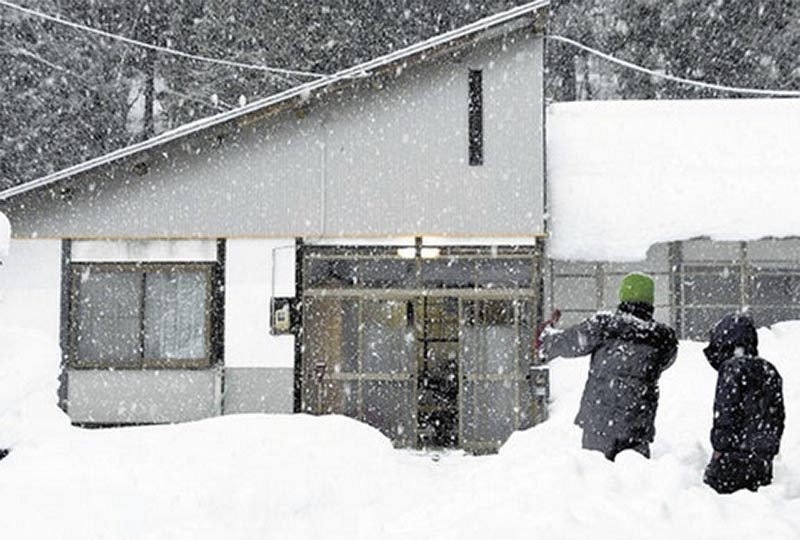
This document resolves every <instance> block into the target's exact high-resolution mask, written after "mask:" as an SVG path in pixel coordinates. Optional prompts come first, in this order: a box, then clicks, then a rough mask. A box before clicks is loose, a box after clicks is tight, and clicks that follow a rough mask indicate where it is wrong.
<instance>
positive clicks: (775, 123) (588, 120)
mask: <svg viewBox="0 0 800 540" xmlns="http://www.w3.org/2000/svg"><path fill="white" fill-rule="evenodd" d="M798 120H800V100H799V99H707V100H677V101H670V100H649V101H587V102H572V103H557V104H553V105H550V106H549V107H548V109H547V173H548V190H549V201H550V216H551V227H550V230H551V231H552V241H551V242H550V249H551V255H552V256H554V257H556V258H561V259H583V260H600V261H603V260H608V261H616V260H641V259H644V258H645V255H646V252H647V248H648V247H650V246H651V245H652V244H655V243H657V242H666V241H670V240H683V239H687V238H692V237H696V236H710V237H712V238H714V239H718V240H754V239H758V238H763V237H768V236H776V237H782V236H796V235H798V234H800V213H798V212H797V210H796V208H795V207H796V204H795V201H796V199H797V197H796V194H797V178H798V177H800V154H798V152H797V147H798V144H800V127H798V126H800V123H798Z"/></svg>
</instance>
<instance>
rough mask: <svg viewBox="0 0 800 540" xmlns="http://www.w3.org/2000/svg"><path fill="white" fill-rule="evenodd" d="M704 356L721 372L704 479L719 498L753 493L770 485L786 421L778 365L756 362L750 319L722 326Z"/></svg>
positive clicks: (731, 319) (731, 318)
mask: <svg viewBox="0 0 800 540" xmlns="http://www.w3.org/2000/svg"><path fill="white" fill-rule="evenodd" d="M703 352H705V354H706V358H708V361H709V363H710V364H711V367H713V368H714V369H716V370H717V372H718V375H717V389H716V393H715V396H714V425H713V427H712V428H711V445H712V446H713V447H714V455H713V456H712V458H711V462H710V463H709V464H708V467H706V471H705V475H704V478H703V479H704V481H705V482H706V483H707V484H708V485H710V486H711V487H712V488H714V489H715V490H716V491H717V492H719V493H733V492H734V491H738V490H740V489H749V490H751V491H755V490H757V489H758V488H759V487H760V486H765V485H767V484H769V483H770V482H772V458H773V457H774V456H775V454H777V453H778V451H779V450H780V442H781V436H782V435H783V425H784V418H785V412H784V406H783V381H782V380H781V376H780V374H779V373H778V370H776V369H775V366H773V365H772V364H770V363H769V362H767V361H766V360H764V359H762V358H759V357H758V334H757V333H756V328H755V325H754V324H753V321H752V319H751V318H750V317H749V316H747V315H743V314H738V313H736V314H732V315H728V316H726V317H724V318H723V319H722V320H721V321H720V322H718V323H717V324H716V325H715V326H714V328H713V329H712V330H711V336H710V340H709V345H708V347H706V348H705V350H704V351H703Z"/></svg>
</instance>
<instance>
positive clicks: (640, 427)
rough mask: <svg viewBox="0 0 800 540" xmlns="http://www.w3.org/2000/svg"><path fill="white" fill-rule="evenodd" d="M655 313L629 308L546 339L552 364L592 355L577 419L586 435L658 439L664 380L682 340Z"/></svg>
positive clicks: (635, 305)
mask: <svg viewBox="0 0 800 540" xmlns="http://www.w3.org/2000/svg"><path fill="white" fill-rule="evenodd" d="M652 313H653V308H652V306H649V305H646V304H639V303H623V304H620V306H619V308H618V309H617V311H616V312H614V313H602V312H601V313H598V314H596V315H594V316H592V317H591V318H589V319H587V320H585V321H583V322H582V323H579V324H577V325H575V326H572V327H571V328H568V329H566V330H564V331H563V332H552V333H550V334H547V335H545V336H543V338H542V356H543V357H544V358H545V359H546V360H550V359H552V358H555V357H556V356H564V357H576V356H584V355H586V354H590V353H591V355H592V357H591V363H590V365H589V376H588V378H587V380H586V386H585V387H584V390H583V397H582V398H581V407H580V411H579V412H578V416H577V417H576V418H575V423H576V424H578V425H579V426H581V427H582V428H584V429H585V430H589V431H592V432H593V433H596V434H598V435H600V436H603V437H609V438H613V439H617V440H625V441H639V442H650V441H652V440H653V437H654V435H655V425H654V424H655V416H656V409H657V407H658V379H659V377H660V376H661V372H662V371H664V370H665V369H666V368H668V367H669V366H670V365H671V364H672V362H674V360H675V356H676V354H677V351H678V341H677V339H676V337H675V332H674V331H673V330H672V329H671V328H669V327H668V326H666V325H663V324H661V323H658V322H656V321H654V320H652Z"/></svg>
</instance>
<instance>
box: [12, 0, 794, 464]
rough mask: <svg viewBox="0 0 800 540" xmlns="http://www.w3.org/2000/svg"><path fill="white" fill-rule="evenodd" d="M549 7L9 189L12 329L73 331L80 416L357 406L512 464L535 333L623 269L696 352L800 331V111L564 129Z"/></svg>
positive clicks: (81, 420)
mask: <svg viewBox="0 0 800 540" xmlns="http://www.w3.org/2000/svg"><path fill="white" fill-rule="evenodd" d="M546 5H547V2H546V1H536V2H532V3H530V4H527V5H524V6H520V7H518V8H515V9H512V10H510V11H507V12H504V13H500V14H498V15H495V16H492V17H489V18H487V19H483V20H481V21H478V22H477V23H474V24H471V25H469V26H466V27H464V28H460V29H457V30H455V31H452V32H449V33H446V34H443V35H441V36H438V37H435V38H432V39H430V40H428V41H425V42H422V43H419V44H416V45H413V46H411V47H409V48H407V49H404V50H401V51H396V52H394V53H392V54H389V55H387V56H385V57H381V58H378V59H375V60H372V61H369V62H366V63H364V64H361V65H359V66H355V67H353V68H351V69H347V70H345V71H343V72H340V73H337V74H335V75H332V76H329V77H326V78H323V79H320V80H318V81H313V82H311V83H308V84H305V85H302V86H300V87H297V88H294V89H292V90H289V91H286V92H284V93H282V94H278V95H276V96H272V97H269V98H267V99H264V100H262V101H258V102H254V103H252V104H250V105H247V106H245V107H243V108H240V109H237V110H234V111H230V112H227V113H224V114H221V115H218V116H215V117H212V118H209V119H205V120H202V121H199V122H196V123H194V124H190V125H187V126H183V127H181V128H179V129H177V130H175V131H171V132H168V133H165V134H163V135H161V136H159V137H156V138H154V139H152V140H149V141H146V142H143V143H140V144H137V145H134V146H131V147H128V148H125V149H122V150H119V151H117V152H114V153H112V154H109V155H107V156H104V157H102V158H98V159H95V160H92V161H89V162H87V163H84V164H81V165H77V166H75V167H71V168H69V169H66V170H64V171H61V172H58V173H55V174H52V175H50V176H47V177H44V178H41V179H38V180H35V181H32V182H30V183H27V184H22V185H20V186H17V187H14V188H11V189H8V190H5V191H3V192H0V210H1V211H2V212H4V213H5V214H6V215H7V216H8V217H9V219H10V221H11V225H12V226H13V240H12V249H13V257H12V258H10V260H9V261H8V262H7V263H6V264H5V265H4V266H3V267H0V290H2V291H3V297H2V300H0V315H3V314H4V313H5V314H8V313H14V317H15V318H16V320H17V322H18V323H22V324H25V325H29V326H35V327H38V328H40V329H43V330H45V331H47V332H49V333H50V334H51V335H53V336H58V337H59V339H60V343H61V348H62V352H63V366H62V368H63V369H62V372H63V377H62V385H61V391H60V398H61V403H62V406H63V408H64V409H65V410H66V411H67V413H68V414H69V416H70V418H71V419H72V421H73V422H74V423H76V424H81V425H130V424H148V423H165V422H178V421H186V420H193V419H199V418H205V417H209V416H215V415H223V414H233V413H250V412H256V413H257V412H263V413H290V412H309V413H313V414H325V413H339V414H345V415H348V416H352V417H354V418H357V419H360V420H362V421H364V422H366V423H368V424H370V425H373V426H375V427H377V428H379V429H380V430H381V431H382V432H383V433H385V434H386V435H387V436H388V437H390V438H391V439H392V440H393V441H394V443H395V444H396V445H398V446H443V447H459V448H465V449H468V450H470V451H474V452H482V451H492V450H494V449H496V448H497V447H498V446H499V445H500V444H502V443H503V441H505V440H506V439H507V437H508V436H509V435H510V434H511V433H512V432H513V431H514V430H517V429H521V428H525V427H528V426H531V425H533V424H535V423H537V422H539V421H541V420H542V419H543V418H544V417H545V416H546V409H545V407H546V403H545V402H546V398H547V392H548V381H547V372H546V369H543V368H540V367H538V366H537V365H536V360H535V358H534V354H533V343H534V329H535V327H536V324H537V322H538V321H540V320H542V318H543V315H544V314H546V313H548V312H549V310H550V309H552V308H555V307H559V308H561V309H562V311H563V312H564V320H565V322H567V323H569V322H574V321H576V320H578V319H579V318H581V317H584V316H586V315H588V314H590V313H592V312H593V311H594V310H596V309H599V308H611V307H613V306H614V304H615V303H616V290H617V287H618V284H619V281H620V280H621V279H622V277H623V276H624V275H625V274H626V273H627V272H629V271H632V270H644V271H647V272H649V273H651V274H653V275H654V277H655V279H656V282H657V290H656V298H657V300H656V301H657V306H656V318H657V319H660V320H662V321H664V322H668V323H671V324H673V325H675V326H676V327H677V328H678V329H679V331H680V333H681V335H682V336H684V337H698V336H702V335H704V334H705V332H706V331H707V329H708V327H709V326H710V324H711V323H712V322H713V321H714V320H715V319H716V318H718V317H719V316H720V315H721V314H722V313H724V312H725V311H730V310H733V309H738V308H742V307H749V309H751V311H752V312H753V313H754V314H755V315H756V319H757V320H758V321H759V322H760V323H761V324H769V323H772V322H775V321H778V320H786V319H794V318H800V307H799V305H798V303H797V301H798V300H800V240H796V239H792V238H791V237H792V236H793V235H797V234H798V233H799V232H800V217H796V216H798V215H799V214H798V213H797V212H795V211H793V210H794V209H793V208H792V205H793V200H794V196H793V195H794V193H795V190H794V188H793V181H794V179H795V178H797V177H798V174H797V173H800V160H798V159H797V157H796V155H797V154H796V146H797V145H796V144H793V142H794V141H795V140H796V139H797V137H796V136H795V137H793V136H791V135H789V134H791V133H793V132H796V128H795V127H794V126H795V125H796V122H795V121H794V118H795V117H797V116H799V115H800V102H798V101H795V100H781V101H773V100H731V101H728V100H725V101H703V102H691V101H690V102H666V101H660V102H627V103H620V102H617V103H613V102H590V103H570V104H553V105H550V106H549V107H548V108H547V121H546V122H545V103H544V99H543V78H544V64H543V49H544V40H543V28H544V26H543V25H544V19H545V13H544V9H545V8H546ZM545 123H546V124H547V129H546V130H545ZM545 133H546V144H545ZM545 148H546V152H545ZM545 155H546V159H545ZM545 164H546V169H547V174H545ZM778 238H781V239H778ZM0 321H2V317H1V316H0Z"/></svg>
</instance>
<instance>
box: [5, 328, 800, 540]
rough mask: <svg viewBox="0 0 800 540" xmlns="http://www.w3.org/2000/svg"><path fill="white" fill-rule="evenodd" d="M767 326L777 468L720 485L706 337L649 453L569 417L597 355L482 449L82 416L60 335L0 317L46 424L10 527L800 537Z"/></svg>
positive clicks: (796, 456) (24, 448)
mask: <svg viewBox="0 0 800 540" xmlns="http://www.w3.org/2000/svg"><path fill="white" fill-rule="evenodd" d="M759 337H760V340H761V352H762V354H763V355H764V356H765V357H766V358H768V359H769V360H771V361H773V362H774V363H775V365H776V366H777V367H778V369H780V370H781V372H782V374H783V376H784V380H785V381H786V387H785V398H786V408H787V416H788V417H787V429H786V433H785V435H784V440H783V446H782V451H781V454H780V455H779V457H778V458H777V460H776V462H775V482H774V484H773V485H771V486H768V487H766V488H762V489H761V490H760V491H759V492H758V493H750V492H739V493H736V494H733V495H729V496H720V495H717V494H716V493H714V492H713V491H712V490H711V489H709V488H707V487H706V486H704V485H703V484H702V480H701V478H702V471H703V468H704V466H705V464H706V461H707V459H708V456H709V453H710V446H709V442H708V432H709V429H710V427H711V404H712V400H713V393H714V385H715V376H716V373H715V372H714V371H713V370H712V369H711V368H710V367H709V366H708V365H707V364H706V362H705V359H704V357H703V355H702V352H701V348H702V345H701V344H698V343H691V342H682V343H681V348H680V353H679V357H678V360H677V361H676V363H675V365H674V366H673V367H672V368H670V369H669V370H668V371H667V372H666V373H665V374H664V376H663V378H662V385H661V389H662V392H661V405H660V408H659V414H658V418H657V429H658V433H657V435H656V442H655V444H654V445H653V447H652V450H653V459H651V460H646V459H644V458H642V457H641V456H639V455H638V454H636V453H633V452H623V453H622V454H621V455H620V456H619V457H618V458H617V462H616V463H610V462H608V461H606V460H605V459H604V458H603V457H602V455H601V454H599V453H597V452H587V451H583V450H581V449H580V431H579V430H578V429H577V428H576V427H575V426H574V425H573V424H572V419H573V417H574V415H575V412H576V410H577V407H578V399H579V396H580V392H581V389H582V386H583V381H584V380H585V377H586V370H587V359H586V358H583V359H577V360H574V359H573V360H567V359H559V360H556V361H555V362H553V364H552V367H551V370H552V396H553V402H552V409H551V412H552V416H551V418H550V420H548V421H547V422H545V423H544V424H542V425H540V426H537V427H535V428H533V429H530V430H528V431H525V432H519V433H516V434H514V435H513V436H512V438H511V439H510V440H509V442H508V443H507V444H506V445H505V446H504V447H503V448H502V449H501V451H500V454H499V455H495V456H485V457H473V456H467V455H463V454H461V453H457V452H453V453H444V454H439V453H425V452H417V451H406V450H395V449H393V448H392V447H391V444H390V443H389V441H388V440H387V439H386V438H384V437H383V436H382V435H381V434H380V433H379V432H378V431H376V430H374V429H372V428H370V427H368V426H366V425H363V424H360V423H358V422H356V421H354V420H351V419H348V418H343V417H338V416H326V417H309V416H305V415H286V416H280V415H275V416H268V415H239V416H226V417H220V418H214V419H209V420H204V421H200V422H194V423H189V424H182V425H173V426H152V427H136V428H123V429H108V430H82V429H78V428H71V427H68V426H65V425H64V422H63V419H64V416H63V415H62V414H61V413H60V411H59V410H58V409H57V407H56V402H55V394H54V375H55V371H56V370H57V365H58V355H57V349H56V348H55V346H54V344H51V343H48V342H46V341H45V340H43V339H42V338H41V336H35V335H30V334H27V333H26V332H25V331H19V330H16V331H9V330H6V331H4V332H3V334H2V340H3V341H2V343H3V347H2V351H3V352H2V358H3V361H2V362H3V366H4V367H3V369H4V371H3V380H4V386H3V390H2V391H3V392H8V391H9V389H11V390H12V391H15V384H14V382H11V383H8V384H5V382H7V381H8V378H9V377H10V378H11V379H12V381H15V382H19V383H20V384H19V388H22V387H23V386H25V387H26V388H29V390H27V391H21V392H17V393H16V394H14V397H12V398H10V399H9V398H8V397H7V396H4V398H3V403H4V405H5V406H6V410H8V408H7V407H8V404H9V403H11V404H12V409H13V410H15V411H17V413H19V414H24V415H27V416H26V423H27V425H28V426H29V427H30V428H34V427H35V429H30V430H28V431H26V433H27V436H26V437H25V438H17V439H15V440H14V441H13V442H12V444H13V445H14V450H13V451H12V453H11V454H10V455H9V456H8V457H7V458H6V459H5V460H3V461H0V516H2V517H3V518H4V519H3V536H4V537H6V538H66V539H72V538H75V539H77V538H81V539H85V538H88V539H92V538H115V539H143V538H144V539H161V538H164V539H174V538H192V539H203V538H209V539H211V538H214V539H218V538H232V539H250V538H252V539H256V538H258V539H261V538H265V537H266V538H292V539H304V538H309V539H311V538H314V539H316V538H323V537H324V538H332V539H338V538H348V539H353V538H356V539H359V538H363V539H373V538H388V539H394V538H397V539H404V540H407V539H408V538H413V537H424V538H444V539H448V538H453V539H456V538H458V539H464V538H467V539H472V538H475V539H483V538H504V539H505V538H510V539H515V538H520V539H522V538H524V539H526V540H528V539H530V538H533V537H537V538H548V539H574V538H596V539H600V540H603V539H613V540H620V539H627V538H631V539H634V538H635V539H639V538H643V537H646V538H655V539H665V540H667V539H669V540H672V539H674V538H681V539H698V540H699V539H704V540H705V539H725V540H736V539H744V538H752V537H756V536H758V537H760V538H774V539H786V540H789V539H795V538H798V537H800V430H798V429H797V425H798V424H797V420H796V415H795V414H794V413H793V411H797V410H798V408H799V407H800V391H799V390H798V388H797V386H796V385H795V384H794V383H793V381H797V380H798V379H799V378H800V363H798V362H797V359H796V358H795V356H796V355H797V351H798V350H800V323H798V322H792V323H782V324H779V325H776V326H775V327H774V328H773V329H772V330H768V329H763V330H761V331H760V333H759ZM9 340H11V344H12V346H11V347H10V348H9V347H8V345H7V344H8V343H9ZM9 350H10V351H12V353H13V354H11V355H10V356H9V355H8V351H9ZM9 359H10V360H9ZM40 398H41V399H40ZM28 403H34V404H35V406H34V407H31V408H29V407H28V405H27V404H28ZM12 416H13V415H12ZM7 418H8V414H6V415H4V416H3V417H2V418H1V419H0V431H2V430H3V429H5V428H6V427H5V426H6V423H7ZM18 425H19V423H18Z"/></svg>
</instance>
